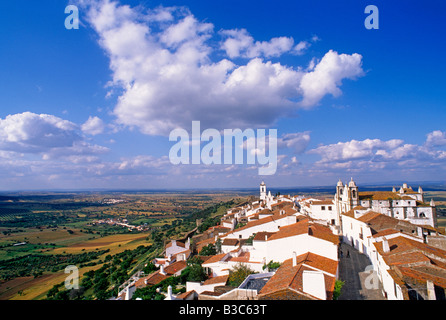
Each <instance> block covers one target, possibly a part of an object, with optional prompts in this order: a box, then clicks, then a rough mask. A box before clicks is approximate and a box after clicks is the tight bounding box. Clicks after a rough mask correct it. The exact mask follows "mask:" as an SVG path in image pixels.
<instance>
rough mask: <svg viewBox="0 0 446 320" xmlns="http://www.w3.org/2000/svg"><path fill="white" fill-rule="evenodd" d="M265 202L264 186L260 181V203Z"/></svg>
mask: <svg viewBox="0 0 446 320" xmlns="http://www.w3.org/2000/svg"><path fill="white" fill-rule="evenodd" d="M265 200H266V185H265V182H263V181H262V183H261V184H260V201H265Z"/></svg>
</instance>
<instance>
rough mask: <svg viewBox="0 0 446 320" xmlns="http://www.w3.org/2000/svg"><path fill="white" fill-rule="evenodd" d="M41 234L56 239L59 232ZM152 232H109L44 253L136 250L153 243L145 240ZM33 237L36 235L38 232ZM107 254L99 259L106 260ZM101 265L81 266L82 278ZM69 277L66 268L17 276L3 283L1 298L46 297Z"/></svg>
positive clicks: (30, 237)
mask: <svg viewBox="0 0 446 320" xmlns="http://www.w3.org/2000/svg"><path fill="white" fill-rule="evenodd" d="M42 233H43V234H42ZM42 233H39V234H40V237H39V239H42V238H43V237H44V236H45V239H50V238H53V236H54V239H55V240H56V239H57V237H56V234H57V233H58V232H57V231H54V232H52V231H49V232H48V233H47V234H46V233H44V231H42ZM65 234H66V235H65ZM65 234H63V236H64V237H68V236H69V234H68V233H67V232H66V231H65ZM149 234H150V233H134V234H131V233H130V234H117V235H110V236H106V237H103V238H97V239H91V240H86V241H81V242H76V243H73V244H71V245H68V246H66V247H62V248H55V249H47V250H46V251H45V253H48V254H78V253H82V252H85V251H93V250H96V249H97V250H104V249H110V252H108V253H106V254H104V256H106V255H108V254H111V255H114V254H117V253H119V252H122V251H124V250H133V249H136V248H137V247H138V246H140V245H144V246H148V245H150V242H148V241H147V240H146V238H147V236H148V235H149ZM59 235H60V234H59ZM34 236H35V237H37V235H34ZM73 236H75V234H73ZM90 236H91V235H90ZM28 237H29V239H30V241H31V239H34V238H32V236H31V235H28ZM78 239H80V238H78ZM104 256H102V257H100V258H101V259H103V258H104ZM101 266H102V264H99V265H96V266H92V267H84V268H81V269H79V276H80V277H82V275H83V274H84V273H85V272H88V271H90V270H96V269H99V268H100V267H101ZM66 277H67V275H66V274H65V273H64V272H63V271H61V272H57V273H53V274H44V275H42V276H41V277H38V278H36V279H34V278H33V277H22V278H16V279H14V280H11V281H8V282H5V283H3V284H0V300H32V299H42V298H45V294H46V292H47V291H48V290H50V289H51V288H52V287H53V286H54V285H55V284H58V283H61V282H63V281H65V278H66ZM19 291H22V292H21V294H19V293H18V292H19Z"/></svg>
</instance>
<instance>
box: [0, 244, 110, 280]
mask: <svg viewBox="0 0 446 320" xmlns="http://www.w3.org/2000/svg"><path fill="white" fill-rule="evenodd" d="M108 251H109V250H100V251H92V252H85V253H81V254H67V255H44V254H31V255H27V256H24V257H19V258H13V259H10V260H5V261H0V279H1V280H4V281H6V280H11V279H14V278H16V277H26V276H34V277H38V276H41V275H42V274H43V272H47V271H51V272H57V271H59V270H62V269H65V267H67V266H69V265H78V266H79V265H80V266H81V267H83V266H85V265H86V264H87V263H88V262H90V261H92V260H95V259H97V258H98V257H99V256H101V255H103V254H104V253H107V252H108ZM95 264H96V263H93V264H89V265H95Z"/></svg>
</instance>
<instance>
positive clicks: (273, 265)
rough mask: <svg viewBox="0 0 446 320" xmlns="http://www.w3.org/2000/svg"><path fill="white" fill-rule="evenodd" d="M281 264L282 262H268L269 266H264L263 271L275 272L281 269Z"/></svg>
mask: <svg viewBox="0 0 446 320" xmlns="http://www.w3.org/2000/svg"><path fill="white" fill-rule="evenodd" d="M280 265H281V263H280V262H273V261H272V260H271V261H270V262H268V264H265V265H263V267H262V268H263V270H265V269H266V268H268V270H275V269H279V268H280Z"/></svg>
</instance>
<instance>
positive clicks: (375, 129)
mask: <svg viewBox="0 0 446 320" xmlns="http://www.w3.org/2000/svg"><path fill="white" fill-rule="evenodd" d="M69 4H74V5H76V6H77V7H78V8H79V14H80V20H81V23H80V28H79V29H77V30H75V29H73V30H67V29H66V28H65V26H64V21H65V18H66V17H67V16H68V15H67V14H65V12H64V11H65V7H66V6H67V5H69ZM369 4H373V5H375V6H377V8H378V9H379V29H377V30H368V29H366V28H365V27H364V20H365V19H366V17H367V14H365V13H364V9H365V7H366V6H367V5H369ZM445 9H446V4H444V2H443V1H432V0H430V1H426V2H423V4H422V5H421V4H420V3H419V2H415V1H392V2H388V1H378V0H377V1H371V2H368V1H367V2H366V1H357V0H354V1H353V0H352V1H346V0H342V1H274V2H273V1H199V0H194V1H125V0H121V1H118V0H116V1H111V0H104V1H91V0H76V1H71V2H68V1H60V0H42V1H38V2H37V1H8V2H5V1H3V2H2V3H1V4H0V30H2V31H1V33H0V39H1V42H0V43H1V46H0V48H1V49H0V61H1V72H0V190H21V189H86V188H112V189H113V188H189V187H190V188H196V187H213V188H215V187H253V186H256V185H257V184H258V183H259V182H260V181H262V180H265V182H266V183H267V184H268V185H271V186H275V187H280V186H283V187H288V186H305V185H330V184H333V185H334V184H335V183H336V182H337V180H338V179H339V178H341V179H343V180H348V179H350V177H354V178H355V180H356V181H357V182H358V183H374V182H381V181H389V180H401V181H415V180H416V181H431V180H444V179H445V172H446V171H445V169H446V151H445V146H446V129H445V119H446V112H445V107H446V93H445V83H446V82H445V80H444V75H445V74H446V63H445V62H444V58H443V56H444V52H445V49H446V40H445V37H444V35H445V31H446V27H445V24H444V23H443V20H444V19H443V14H442V13H443V12H445ZM193 120H199V121H201V125H202V129H205V128H215V129H217V130H223V129H236V128H241V129H246V128H252V129H254V130H256V129H260V128H263V129H266V130H268V129H277V130H278V140H277V142H278V160H279V163H278V167H277V171H276V173H275V174H274V175H270V176H259V175H258V173H257V172H258V171H257V167H256V166H250V165H217V164H214V165H209V166H206V165H203V164H201V165H173V164H172V163H171V162H170V161H169V158H168V156H169V150H170V148H171V147H172V146H173V144H174V143H173V142H170V141H169V139H168V136H169V132H171V130H173V129H174V128H184V129H185V130H187V131H190V129H191V122H192V121H193Z"/></svg>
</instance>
